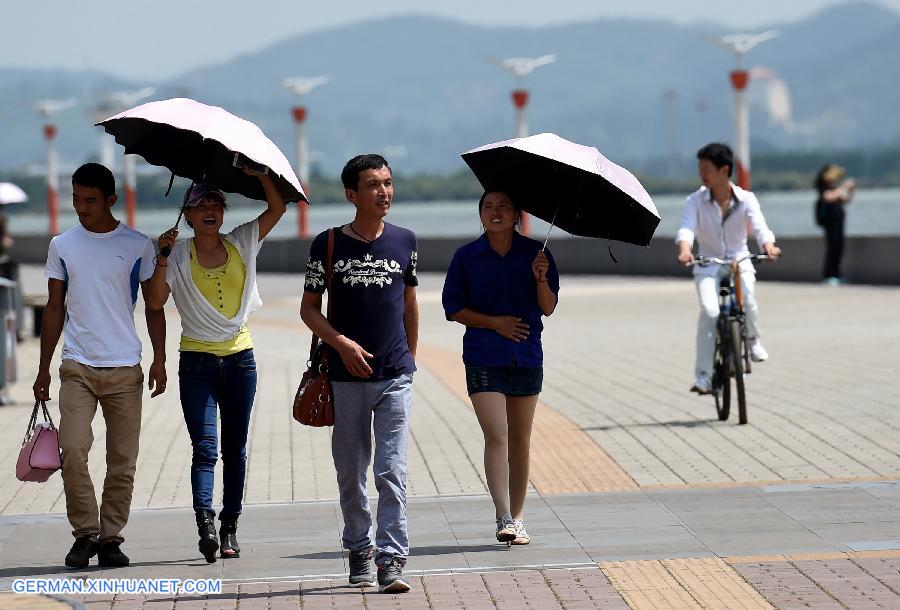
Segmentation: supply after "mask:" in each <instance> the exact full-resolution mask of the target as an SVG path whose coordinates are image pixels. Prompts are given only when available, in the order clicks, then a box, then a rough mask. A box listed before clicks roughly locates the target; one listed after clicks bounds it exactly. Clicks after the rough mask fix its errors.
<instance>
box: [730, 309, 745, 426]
mask: <svg viewBox="0 0 900 610" xmlns="http://www.w3.org/2000/svg"><path fill="white" fill-rule="evenodd" d="M743 341H744V338H743V336H742V335H741V323H740V321H738V320H732V321H731V349H730V350H729V351H730V352H731V353H730V354H729V355H730V356H731V366H732V370H731V373H732V375H733V376H734V390H735V392H734V393H735V395H736V397H737V406H738V423H739V424H746V423H747V397H746V396H745V394H744V345H743ZM726 383H727V382H726Z"/></svg>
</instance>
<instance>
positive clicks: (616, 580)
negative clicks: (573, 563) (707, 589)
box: [600, 561, 702, 610]
mask: <svg viewBox="0 0 900 610" xmlns="http://www.w3.org/2000/svg"><path fill="white" fill-rule="evenodd" d="M600 569H601V570H603V573H604V574H606V577H607V578H608V579H609V582H610V584H612V586H613V587H615V588H616V591H618V592H619V595H621V596H622V599H624V600H625V603H627V604H628V605H629V606H630V607H631V608H633V610H653V609H655V608H666V609H668V608H672V609H673V610H674V609H675V608H678V609H681V608H685V609H687V608H702V606H701V605H700V604H698V603H697V600H695V599H694V598H693V597H691V595H690V594H689V593H688V592H687V591H686V590H685V589H684V587H682V586H681V584H680V583H679V582H678V581H677V580H675V577H674V576H672V574H671V573H669V571H668V570H667V569H666V568H665V566H663V564H662V563H660V562H659V561H607V562H603V563H601V564H600Z"/></svg>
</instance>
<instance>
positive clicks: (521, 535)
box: [510, 519, 531, 545]
mask: <svg viewBox="0 0 900 610" xmlns="http://www.w3.org/2000/svg"><path fill="white" fill-rule="evenodd" d="M515 524H516V538H515V540H513V541H512V542H510V544H516V545H524V544H531V536H529V535H528V532H527V531H525V522H524V521H522V520H521V519H516V520H515Z"/></svg>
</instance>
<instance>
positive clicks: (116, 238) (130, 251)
mask: <svg viewBox="0 0 900 610" xmlns="http://www.w3.org/2000/svg"><path fill="white" fill-rule="evenodd" d="M154 254H155V252H154V250H153V243H152V242H151V241H150V239H149V238H148V237H147V236H146V235H144V234H143V233H138V232H137V231H135V230H134V229H131V228H130V227H127V226H125V224H124V223H122V222H120V223H119V226H118V227H116V228H115V229H114V230H112V231H110V232H108V233H92V232H90V231H88V230H87V229H85V228H84V227H83V226H81V225H80V224H79V225H76V226H74V227H72V228H71V229H69V230H68V231H66V232H65V233H63V234H62V235H57V236H56V237H54V238H53V239H52V240H51V241H50V249H49V251H48V253H47V267H46V270H45V275H46V276H47V277H48V278H52V279H56V280H61V281H63V282H65V287H66V321H65V325H64V327H63V349H62V357H63V359H67V358H68V359H70V360H74V361H75V362H80V363H81V364H86V365H88V366H93V367H107V366H109V367H113V366H134V365H135V364H139V363H140V361H141V340H140V339H139V338H138V335H137V330H136V329H135V327H134V304H135V302H136V301H137V294H138V290H139V289H140V283H141V282H143V281H146V280H148V279H150V276H151V275H153V256H154Z"/></svg>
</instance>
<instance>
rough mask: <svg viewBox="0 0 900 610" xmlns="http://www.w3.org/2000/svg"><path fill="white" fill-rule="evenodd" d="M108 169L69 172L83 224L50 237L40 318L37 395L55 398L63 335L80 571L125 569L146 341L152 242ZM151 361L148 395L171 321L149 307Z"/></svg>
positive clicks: (63, 417)
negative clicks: (101, 458)
mask: <svg viewBox="0 0 900 610" xmlns="http://www.w3.org/2000/svg"><path fill="white" fill-rule="evenodd" d="M115 191H116V184H115V178H113V175H112V172H110V171H109V170H108V169H107V168H106V167H104V166H102V165H100V164H98V163H87V164H85V165H82V166H81V167H79V168H78V170H76V171H75V173H74V174H73V175H72V203H73V206H74V207H75V212H76V213H77V214H78V221H79V224H78V225H76V226H75V227H73V228H71V229H69V230H68V231H66V232H65V233H63V234H62V235H58V236H56V237H54V238H53V240H52V241H51V242H50V250H49V252H48V254H47V268H46V275H47V278H48V280H47V290H48V293H49V298H48V301H47V308H46V309H45V311H44V319H43V324H42V325H41V359H40V365H39V367H38V374H37V379H36V380H35V382H34V397H35V399H36V400H49V399H50V360H51V359H52V358H53V352H54V351H55V350H56V345H57V343H59V336H60V334H62V333H63V332H64V338H63V348H62V365H61V366H60V367H59V378H60V389H59V412H60V424H59V445H60V448H61V449H62V477H63V489H64V490H65V494H66V512H67V513H68V517H69V523H70V524H71V525H72V535H73V536H75V543H74V544H73V545H72V549H71V550H70V551H69V553H68V555H66V565H67V566H69V567H71V568H84V567H87V565H88V563H89V562H90V558H91V557H93V556H94V555H95V554H96V555H98V562H99V564H100V566H103V567H123V566H127V565H128V564H129V560H128V557H127V556H126V555H125V554H124V553H122V551H121V549H120V548H119V545H120V544H121V543H122V542H123V540H124V538H122V534H121V532H122V529H123V528H124V527H125V524H126V523H127V522H128V515H129V513H130V511H131V495H132V491H133V489H134V472H135V465H136V463H137V455H138V441H139V437H140V432H141V398H142V395H143V382H144V374H143V372H142V371H141V341H140V339H139V338H138V335H137V330H136V329H135V326H134V306H135V303H136V301H137V292H138V287H139V286H140V287H141V288H144V286H145V282H146V281H147V280H148V279H149V278H150V276H151V275H152V274H153V265H154V256H155V253H154V249H153V243H152V242H151V241H150V239H148V238H147V236H146V235H143V234H142V233H138V232H137V231H135V230H133V229H131V228H129V227H127V226H125V225H124V224H122V223H120V222H119V221H118V220H116V219H115V218H114V217H113V215H112V213H111V208H112V206H113V205H115V203H116V199H117V198H116V194H115ZM145 311H146V317H147V328H148V331H149V334H150V342H151V343H152V345H153V364H152V365H151V367H150V371H149V377H150V379H149V384H148V385H149V387H150V389H151V390H153V393H152V394H151V396H157V395H159V394H160V393H162V392H163V390H165V387H166V367H165V362H166V356H165V337H166V322H165V316H164V314H163V312H162V311H161V310H159V311H151V310H150V309H145ZM98 402H99V403H100V407H101V409H102V410H103V419H104V420H105V422H106V479H105V480H104V483H103V500H102V504H101V505H100V507H99V508H98V506H97V499H96V496H95V494H94V484H93V482H92V481H91V476H90V473H89V472H88V465H87V460H88V452H89V451H90V449H91V444H92V443H93V440H94V437H93V434H92V433H91V423H92V422H93V420H94V415H95V414H96V412H97V403H98Z"/></svg>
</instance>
